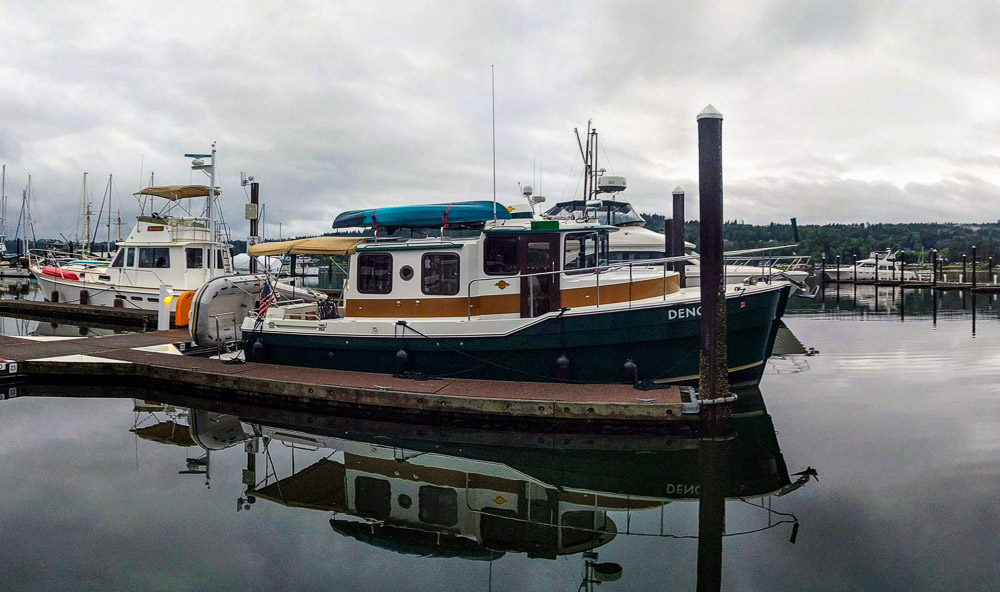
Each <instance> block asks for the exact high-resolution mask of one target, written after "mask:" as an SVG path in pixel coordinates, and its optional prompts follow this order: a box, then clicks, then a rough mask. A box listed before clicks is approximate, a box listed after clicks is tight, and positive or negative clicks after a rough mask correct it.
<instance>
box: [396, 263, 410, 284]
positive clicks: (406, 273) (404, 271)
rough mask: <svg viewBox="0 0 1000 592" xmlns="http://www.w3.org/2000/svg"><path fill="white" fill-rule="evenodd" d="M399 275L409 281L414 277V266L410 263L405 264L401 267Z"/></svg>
mask: <svg viewBox="0 0 1000 592" xmlns="http://www.w3.org/2000/svg"><path fill="white" fill-rule="evenodd" d="M399 277H400V278H401V279H402V280H403V281H404V282H408V281H410V280H412V279H413V268H412V267H410V266H409V265H404V266H402V267H400V268H399Z"/></svg>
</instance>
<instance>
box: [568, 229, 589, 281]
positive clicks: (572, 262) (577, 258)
mask: <svg viewBox="0 0 1000 592" xmlns="http://www.w3.org/2000/svg"><path fill="white" fill-rule="evenodd" d="M565 257H566V258H565V264H564V265H563V269H565V270H567V271H569V270H573V269H587V268H591V267H597V233H596V232H574V233H572V234H569V235H567V236H566V256H565Z"/></svg>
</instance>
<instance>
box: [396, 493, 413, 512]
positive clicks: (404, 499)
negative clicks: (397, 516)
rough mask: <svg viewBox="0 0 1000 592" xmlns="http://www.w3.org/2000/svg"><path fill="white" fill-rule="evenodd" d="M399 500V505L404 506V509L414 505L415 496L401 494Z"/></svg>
mask: <svg viewBox="0 0 1000 592" xmlns="http://www.w3.org/2000/svg"><path fill="white" fill-rule="evenodd" d="M398 501H399V507H400V508H403V509H404V510H406V509H407V508H409V507H410V506H412V505H413V498H411V497H410V496H408V495H406V494H405V493H402V494H400V496H399V499H398Z"/></svg>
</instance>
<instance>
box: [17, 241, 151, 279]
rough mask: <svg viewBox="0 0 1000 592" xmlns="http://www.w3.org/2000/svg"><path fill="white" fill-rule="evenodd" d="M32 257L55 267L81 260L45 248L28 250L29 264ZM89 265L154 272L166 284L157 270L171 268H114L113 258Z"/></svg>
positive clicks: (123, 271) (88, 265) (88, 264)
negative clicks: (112, 264) (112, 265)
mask: <svg viewBox="0 0 1000 592" xmlns="http://www.w3.org/2000/svg"><path fill="white" fill-rule="evenodd" d="M35 251H38V252H35ZM32 257H34V258H35V265H38V266H43V265H53V266H54V267H57V268H59V269H62V265H63V264H66V263H72V262H73V261H80V258H79V257H75V256H74V254H73V253H65V252H59V251H49V250H45V249H30V250H29V251H28V263H29V264H30V263H31V260H32ZM87 267H88V271H90V270H91V269H92V268H97V267H106V268H108V269H118V270H120V271H121V272H122V273H125V272H129V273H132V272H139V273H149V274H152V275H153V277H154V278H156V281H157V282H158V284H164V283H165V282H164V281H163V278H161V277H160V275H159V274H158V273H157V272H156V270H157V269H169V268H163V267H155V268H143V267H114V268H112V267H111V260H108V261H101V262H97V261H95V262H93V263H87ZM80 279H81V281H83V283H85V284H86V283H87V280H86V276H84V277H81V278H80Z"/></svg>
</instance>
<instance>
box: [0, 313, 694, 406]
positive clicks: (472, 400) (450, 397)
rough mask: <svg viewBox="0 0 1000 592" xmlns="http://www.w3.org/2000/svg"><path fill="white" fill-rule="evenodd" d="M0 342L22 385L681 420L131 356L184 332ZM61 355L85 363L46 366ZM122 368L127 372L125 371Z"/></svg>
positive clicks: (661, 393) (576, 394) (640, 402)
mask: <svg viewBox="0 0 1000 592" xmlns="http://www.w3.org/2000/svg"><path fill="white" fill-rule="evenodd" d="M12 339H16V338H3V339H2V340H0V358H6V359H7V360H13V361H16V362H18V368H19V370H18V374H19V375H20V376H22V377H24V378H29V379H30V378H32V377H43V378H46V379H49V380H52V379H57V380H62V381H72V380H75V379H82V378H87V379H95V378H100V377H111V376H115V377H124V378H127V379H129V380H131V381H132V382H133V383H134V384H136V385H137V386H143V387H149V388H154V389H159V390H174V391H178V392H182V393H191V392H199V393H208V394H210V395H211V396H213V397H216V398H224V399H227V400H233V401H236V400H240V401H244V402H251V403H257V404H268V405H276V406H292V407H295V408H309V407H320V408H322V407H330V408H348V409H352V410H355V411H365V412H369V413H371V412H375V413H378V412H389V413H400V414H409V415H419V416H424V417H427V416H430V417H436V416H441V417H445V416H446V417H463V416H465V417H490V418H494V419H496V418H506V419H510V420H525V419H527V420H542V421H552V420H589V421H599V422H600V421H608V422H641V423H651V422H676V421H682V420H692V419H694V418H696V417H697V416H696V415H694V416H692V415H684V413H683V411H684V405H683V403H684V401H683V394H682V391H681V390H680V389H679V388H677V387H669V388H664V389H658V390H653V391H639V390H636V389H634V388H633V387H632V386H631V385H626V384H620V385H619V384H611V385H608V384H600V385H592V384H579V385H578V384H565V383H563V384H557V383H528V382H496V381H485V380H468V379H454V378H448V379H431V380H410V379H403V378H395V377H393V376H389V375H385V374H370V373H364V372H344V371H336V370H323V369H315V368H298V367H290V366H278V365H272V364H254V363H247V364H231V363H226V362H223V361H220V360H214V359H209V358H199V357H192V356H179V355H170V354H165V353H159V352H149V351H142V350H137V349H135V348H137V347H144V346H150V345H162V344H168V343H177V342H186V341H187V339H188V336H187V332H186V331H184V330H174V331H164V332H152V333H136V334H129V335H116V336H109V337H100V338H79V339H66V340H60V341H28V340H24V339H20V340H19V341H20V343H12V341H11V340H12ZM59 356H86V357H85V358H80V359H76V360H73V359H68V360H52V359H51V358H55V357H59ZM123 362H125V363H123Z"/></svg>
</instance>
